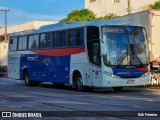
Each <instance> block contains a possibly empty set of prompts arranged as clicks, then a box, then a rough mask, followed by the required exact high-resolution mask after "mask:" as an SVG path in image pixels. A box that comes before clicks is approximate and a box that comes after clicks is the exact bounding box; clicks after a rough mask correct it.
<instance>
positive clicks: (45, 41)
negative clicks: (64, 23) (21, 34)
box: [40, 33, 52, 49]
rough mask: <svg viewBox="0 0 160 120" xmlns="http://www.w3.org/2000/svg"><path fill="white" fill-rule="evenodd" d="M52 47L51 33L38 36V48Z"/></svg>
mask: <svg viewBox="0 0 160 120" xmlns="http://www.w3.org/2000/svg"><path fill="white" fill-rule="evenodd" d="M51 47H52V33H44V34H41V36H40V48H42V49H45V48H51Z"/></svg>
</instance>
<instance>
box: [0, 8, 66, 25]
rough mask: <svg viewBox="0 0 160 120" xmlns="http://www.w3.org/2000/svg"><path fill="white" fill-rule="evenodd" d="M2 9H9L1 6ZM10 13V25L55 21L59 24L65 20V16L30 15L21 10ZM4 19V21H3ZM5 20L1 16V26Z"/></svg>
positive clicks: (11, 10) (8, 15) (12, 10)
mask: <svg viewBox="0 0 160 120" xmlns="http://www.w3.org/2000/svg"><path fill="white" fill-rule="evenodd" d="M0 9H8V8H7V7H3V6H0ZM9 10H10V11H9V12H8V14H7V18H8V24H9V25H13V24H17V23H21V22H27V21H33V20H38V21H54V22H57V21H59V20H60V19H62V18H64V16H54V15H46V14H39V13H30V12H26V11H23V10H20V9H14V8H9ZM1 19H2V20H1ZM3 23H4V22H3V18H2V16H0V25H2V24H3Z"/></svg>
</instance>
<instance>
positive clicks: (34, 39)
mask: <svg viewBox="0 0 160 120" xmlns="http://www.w3.org/2000/svg"><path fill="white" fill-rule="evenodd" d="M38 46H39V35H30V36H29V40H28V49H32V50H35V49H38V48H39V47H38Z"/></svg>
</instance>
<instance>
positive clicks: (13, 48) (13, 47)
mask: <svg viewBox="0 0 160 120" xmlns="http://www.w3.org/2000/svg"><path fill="white" fill-rule="evenodd" d="M9 50H10V51H16V50H17V37H14V38H10V42H9Z"/></svg>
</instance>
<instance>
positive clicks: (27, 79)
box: [24, 71, 38, 86]
mask: <svg viewBox="0 0 160 120" xmlns="http://www.w3.org/2000/svg"><path fill="white" fill-rule="evenodd" d="M24 81H25V85H26V86H33V85H34V86H35V85H38V82H34V81H32V80H30V77H29V73H28V71H25V72H24Z"/></svg>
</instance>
